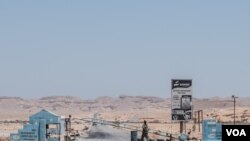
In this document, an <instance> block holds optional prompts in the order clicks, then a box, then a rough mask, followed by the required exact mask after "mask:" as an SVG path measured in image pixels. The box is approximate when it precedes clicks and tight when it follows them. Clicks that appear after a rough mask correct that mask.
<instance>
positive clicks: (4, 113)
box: [0, 96, 250, 141]
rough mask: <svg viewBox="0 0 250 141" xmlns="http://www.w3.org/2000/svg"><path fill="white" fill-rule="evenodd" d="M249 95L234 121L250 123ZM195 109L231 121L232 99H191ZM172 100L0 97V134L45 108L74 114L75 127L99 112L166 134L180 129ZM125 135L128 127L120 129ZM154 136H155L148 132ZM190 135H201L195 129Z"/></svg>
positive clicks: (5, 134)
mask: <svg viewBox="0 0 250 141" xmlns="http://www.w3.org/2000/svg"><path fill="white" fill-rule="evenodd" d="M249 101H250V98H239V99H237V103H236V108H237V110H236V121H237V122H241V123H248V122H250V102H249ZM193 105H194V111H196V110H203V112H204V119H206V118H215V119H217V120H218V121H220V122H232V121H233V102H232V99H231V98H219V97H215V98H209V99H196V98H194V99H193ZM170 108H171V100H170V99H163V98H158V97H146V96H120V97H117V98H112V97H100V98H97V99H94V100H83V99H81V98H78V97H70V96H56V97H44V98H40V99H22V98H18V97H0V113H1V114H0V137H1V141H2V140H3V138H5V137H8V136H9V134H10V133H11V132H17V129H19V128H21V127H22V126H23V124H25V123H27V121H28V118H29V116H30V115H32V114H34V113H36V112H38V111H40V110H41V109H48V110H50V111H52V112H54V113H56V114H58V115H63V116H68V115H69V114H70V115H72V117H73V123H72V126H73V128H74V129H75V130H79V131H81V130H83V129H84V128H85V127H86V126H88V124H86V123H84V122H81V121H79V120H78V119H81V118H92V117H93V114H95V113H99V118H100V119H103V120H108V121H113V122H119V123H120V122H124V123H126V124H127V125H129V126H133V127H137V128H138V129H140V127H141V123H140V122H142V121H143V120H147V121H148V122H149V128H150V129H155V130H160V131H164V132H168V133H176V134H178V131H179V124H178V123H172V122H171V120H170ZM193 126H194V124H193V122H192V121H190V122H188V123H187V124H186V130H189V129H193ZM123 131H124V133H125V134H128V133H129V131H128V130H123ZM150 136H151V137H154V136H155V135H150ZM192 136H196V137H201V132H198V125H196V130H195V131H194V132H192Z"/></svg>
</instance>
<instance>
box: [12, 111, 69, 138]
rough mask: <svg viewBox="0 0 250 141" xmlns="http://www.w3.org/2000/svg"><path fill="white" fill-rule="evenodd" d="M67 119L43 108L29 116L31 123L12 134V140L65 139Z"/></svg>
mask: <svg viewBox="0 0 250 141" xmlns="http://www.w3.org/2000/svg"><path fill="white" fill-rule="evenodd" d="M64 131H65V119H64V118H62V117H61V116H58V115H56V114H54V113H52V112H50V111H47V110H42V111H40V112H38V113H36V114H34V115H32V116H30V117H29V123H28V124H26V125H24V126H23V128H22V129H19V130H18V133H12V134H10V141H63V140H64V136H63V135H64Z"/></svg>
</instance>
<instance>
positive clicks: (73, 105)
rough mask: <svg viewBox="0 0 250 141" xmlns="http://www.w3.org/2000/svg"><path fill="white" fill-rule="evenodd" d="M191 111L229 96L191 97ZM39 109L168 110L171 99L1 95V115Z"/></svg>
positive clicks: (225, 103) (224, 102) (223, 103)
mask: <svg viewBox="0 0 250 141" xmlns="http://www.w3.org/2000/svg"><path fill="white" fill-rule="evenodd" d="M249 101H250V97H247V98H239V99H237V103H236V104H237V106H240V107H250V102H249ZM193 105H194V110H199V109H213V108H222V109H223V108H229V107H233V102H232V99H230V98H206V99H198V98H193ZM41 109H48V110H51V111H53V112H55V113H58V114H62V115H65V114H69V113H70V114H81V113H94V112H111V111H112V112H125V113H126V112H127V111H130V112H131V111H135V112H136V111H137V112H141V111H152V110H161V109H162V110H164V111H170V109H171V99H169V98H168V99H164V98H159V97H154V96H126V95H122V96H119V97H115V98H114V97H107V96H104V97H99V98H96V99H94V100H84V99H81V98H79V97H73V96H50V97H43V98H40V99H33V100H30V99H22V98H19V97H0V113H1V114H0V118H3V117H5V116H7V115H10V116H11V115H13V116H15V115H17V114H19V113H20V114H21V113H24V114H25V113H26V114H31V113H34V112H37V111H39V110H41Z"/></svg>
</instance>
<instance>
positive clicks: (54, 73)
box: [0, 0, 250, 99]
mask: <svg viewBox="0 0 250 141" xmlns="http://www.w3.org/2000/svg"><path fill="white" fill-rule="evenodd" d="M172 78H190V79H193V84H194V85H193V90H194V93H193V94H194V96H195V97H200V98H204V97H213V96H221V97H227V96H231V95H232V94H235V95H238V96H240V97H245V96H250V1H249V0H237V1H236V0H219V1H218V0H207V1H201V0H182V1H181V0H180V1H167V0H164V1H163V0H162V1H160V0H158V1H154V0H151V1H148V0H138V1H135V0H131V1H130V0H126V1H117V0H99V1H98V0H86V1H84V0H79V1H77V0H75V1H62V0H53V1H49V0H47V1H45V0H43V1H33V0H32V1H31V0H25V1H19V0H16V1H0V96H18V97H24V98H39V97H43V96H48V95H73V96H80V97H82V98H85V99H89V98H96V97H99V96H114V97H116V96H119V95H124V94H125V95H148V96H159V97H164V98H166V97H170V83H171V82H170V80H171V79H172Z"/></svg>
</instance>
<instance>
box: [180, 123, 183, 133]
mask: <svg viewBox="0 0 250 141" xmlns="http://www.w3.org/2000/svg"><path fill="white" fill-rule="evenodd" d="M181 133H183V121H180V134H181Z"/></svg>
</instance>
